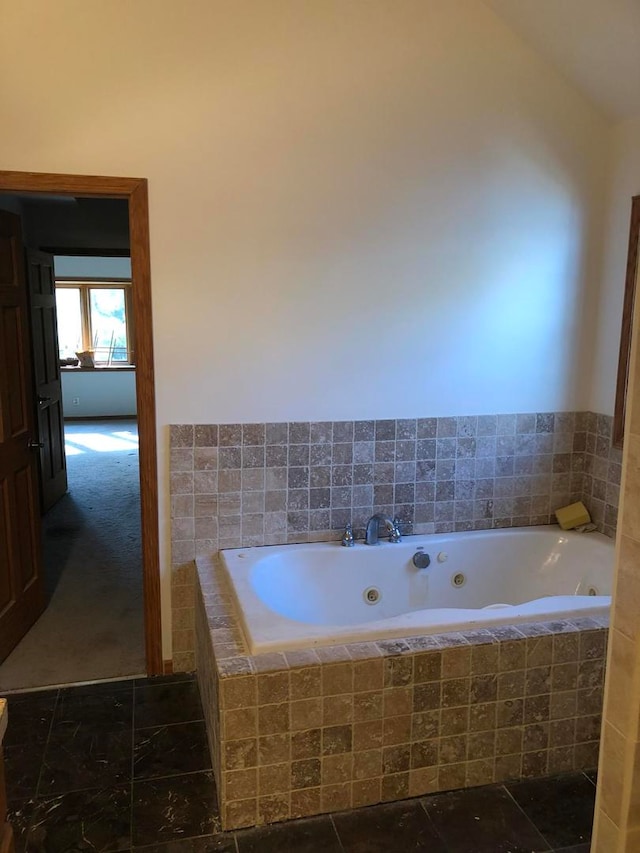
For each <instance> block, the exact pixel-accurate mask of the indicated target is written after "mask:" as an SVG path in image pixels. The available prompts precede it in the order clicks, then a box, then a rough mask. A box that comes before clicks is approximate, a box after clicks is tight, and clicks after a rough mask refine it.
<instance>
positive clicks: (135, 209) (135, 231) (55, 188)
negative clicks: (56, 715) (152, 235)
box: [0, 171, 163, 675]
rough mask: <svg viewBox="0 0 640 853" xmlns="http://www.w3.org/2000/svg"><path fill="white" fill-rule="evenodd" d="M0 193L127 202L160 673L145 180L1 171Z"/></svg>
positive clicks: (154, 656)
mask: <svg viewBox="0 0 640 853" xmlns="http://www.w3.org/2000/svg"><path fill="white" fill-rule="evenodd" d="M0 192H7V193H34V194H38V193H53V194H55V195H72V196H83V197H86V198H121V199H125V200H126V201H128V203H129V241H130V252H131V280H132V282H133V315H134V321H135V327H136V404H137V419H138V433H139V436H140V515H141V522H142V572H143V581H144V634H145V653H146V661H147V674H148V675H160V674H162V672H163V663H162V624H161V611H160V546H159V530H158V465H157V458H158V452H157V444H156V408H155V382H154V367H153V328H152V321H151V261H150V254H149V196H148V187H147V180H146V178H115V177H104V176H98V175H63V174H60V175H58V174H50V173H40V172H7V171H0Z"/></svg>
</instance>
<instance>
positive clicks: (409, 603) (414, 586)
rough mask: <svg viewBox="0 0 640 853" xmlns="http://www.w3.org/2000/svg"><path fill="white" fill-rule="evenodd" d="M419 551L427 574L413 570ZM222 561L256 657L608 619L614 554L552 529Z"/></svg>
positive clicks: (244, 553) (587, 537) (295, 548)
mask: <svg viewBox="0 0 640 853" xmlns="http://www.w3.org/2000/svg"><path fill="white" fill-rule="evenodd" d="M418 551H420V552H421V553H423V554H424V553H426V554H428V555H429V557H430V564H429V566H428V567H427V568H417V567H416V565H415V564H414V561H413V557H414V554H416V552H418ZM222 559H223V565H224V567H225V569H226V571H227V573H228V575H229V578H230V580H231V586H232V588H233V592H234V594H235V597H236V600H237V605H238V610H239V613H240V617H241V620H242V625H243V629H244V632H245V637H246V640H247V643H248V645H249V649H250V652H251V654H258V653H260V652H267V651H282V650H286V649H299V648H305V647H309V646H321V645H330V644H336V643H357V642H366V641H369V640H378V639H385V638H389V637H410V636H413V635H416V634H435V633H442V632H444V631H459V630H463V629H465V630H468V629H471V628H482V627H486V626H489V625H497V624H517V623H519V622H535V621H548V620H555V619H562V618H570V617H572V616H573V617H575V616H578V615H581V616H593V615H598V616H599V615H604V614H606V613H607V612H608V609H609V605H610V603H611V598H610V594H611V580H612V575H613V560H614V543H613V541H612V540H611V539H609V538H607V537H606V536H602V535H601V534H599V533H565V532H564V531H561V530H560V529H559V528H558V527H556V526H549V527H528V528H517V529H514V528H511V529H505V530H486V531H485V530H482V531H473V532H469V533H451V534H439V535H433V536H407V537H405V538H404V539H403V541H402V542H401V543H398V544H391V543H389V542H386V541H383V542H381V543H380V544H379V545H375V546H371V545H364V544H363V543H362V542H357V543H356V545H355V546H354V547H353V548H343V547H342V546H341V545H340V544H339V543H317V544H309V545H275V546H269V547H262V548H236V549H233V550H228V551H223V552H222ZM417 562H420V559H418V561H417ZM422 562H426V560H424V558H422Z"/></svg>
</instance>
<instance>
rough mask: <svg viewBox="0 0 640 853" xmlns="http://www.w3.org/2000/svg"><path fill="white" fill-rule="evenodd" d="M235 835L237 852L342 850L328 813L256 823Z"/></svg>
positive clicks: (332, 852) (328, 852)
mask: <svg viewBox="0 0 640 853" xmlns="http://www.w3.org/2000/svg"><path fill="white" fill-rule="evenodd" d="M236 839H237V842H238V851H239V853H284V851H285V850H286V851H291V853H318V851H322V853H342V847H341V846H340V842H339V840H338V836H337V835H336V831H335V829H334V826H333V823H332V822H331V818H330V817H316V818H307V820H296V821H291V822H289V823H276V824H273V825H272V826H260V827H256V828H255V829H248V830H244V831H242V832H238V834H237V836H236ZM371 850H372V851H373V850H374V848H371Z"/></svg>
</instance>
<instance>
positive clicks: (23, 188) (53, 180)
mask: <svg viewBox="0 0 640 853" xmlns="http://www.w3.org/2000/svg"><path fill="white" fill-rule="evenodd" d="M144 181H145V179H144V178H108V177H104V176H103V175H56V174H52V173H49V172H0V190H2V192H8V193H53V194H54V195H78V196H84V197H85V198H126V199H129V198H130V197H131V196H132V195H133V193H134V192H135V190H136V188H137V187H138V185H139V184H140V183H141V182H144ZM129 216H131V210H129Z"/></svg>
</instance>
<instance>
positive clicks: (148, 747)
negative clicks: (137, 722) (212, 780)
mask: <svg viewBox="0 0 640 853" xmlns="http://www.w3.org/2000/svg"><path fill="white" fill-rule="evenodd" d="M210 769H211V758H210V757H209V743H208V741H207V730H206V727H205V724H204V723H202V722H196V723H174V724H173V725H171V726H160V727H156V728H152V729H138V730H136V731H135V733H134V745H133V776H134V778H135V779H151V778H153V777H159V776H173V775H176V774H179V773H193V772H194V771H197V770H210Z"/></svg>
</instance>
